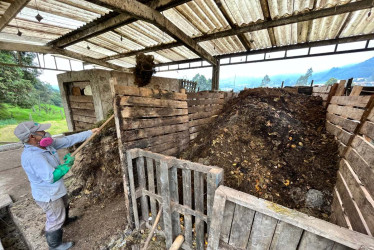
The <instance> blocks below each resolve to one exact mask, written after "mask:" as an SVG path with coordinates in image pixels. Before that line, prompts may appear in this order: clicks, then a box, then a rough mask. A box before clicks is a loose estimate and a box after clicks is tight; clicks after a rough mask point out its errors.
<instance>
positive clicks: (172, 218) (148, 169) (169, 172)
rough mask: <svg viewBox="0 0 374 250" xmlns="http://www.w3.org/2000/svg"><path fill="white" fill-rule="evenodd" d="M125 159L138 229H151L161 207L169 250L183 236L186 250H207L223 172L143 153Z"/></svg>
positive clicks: (135, 152)
mask: <svg viewBox="0 0 374 250" xmlns="http://www.w3.org/2000/svg"><path fill="white" fill-rule="evenodd" d="M126 158H127V168H128V173H129V182H130V193H131V203H132V207H133V216H134V221H135V226H136V228H141V226H142V225H146V226H148V227H150V226H152V225H153V222H154V221H155V217H156V214H157V213H158V211H159V209H160V206H162V208H163V214H162V217H163V218H162V220H161V222H162V223H161V224H162V228H163V229H164V230H163V233H164V234H165V239H166V246H167V248H169V247H170V246H171V244H172V242H173V240H174V239H175V238H176V236H178V235H179V234H183V235H184V237H185V242H184V244H183V248H184V249H192V248H194V249H204V246H205V240H206V238H205V234H206V233H207V228H209V225H210V218H212V216H211V213H212V206H213V198H214V193H215V191H216V189H217V187H218V186H219V185H220V184H221V182H222V179H223V170H222V169H221V168H218V167H211V166H204V165H201V164H198V163H193V162H189V161H185V160H179V159H177V158H174V157H168V156H165V155H161V154H156V153H152V152H149V151H145V150H141V149H131V150H128V151H127V152H126ZM138 204H140V205H138ZM149 212H151V216H150V215H149ZM193 225H194V226H195V228H194V230H193ZM193 231H194V232H195V233H194V234H193V233H192V232H193ZM193 245H195V246H193Z"/></svg>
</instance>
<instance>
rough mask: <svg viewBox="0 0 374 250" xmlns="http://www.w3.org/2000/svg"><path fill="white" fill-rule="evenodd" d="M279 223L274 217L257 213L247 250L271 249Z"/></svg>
mask: <svg viewBox="0 0 374 250" xmlns="http://www.w3.org/2000/svg"><path fill="white" fill-rule="evenodd" d="M277 222H278V221H277V220H276V219H274V218H273V217H270V216H267V215H264V214H262V213H258V212H257V213H256V214H255V218H254V220H253V225H252V229H251V236H250V238H249V242H248V245H247V249H253V250H256V249H257V250H262V249H269V247H270V245H271V241H272V239H273V234H274V231H275V227H276V226H277Z"/></svg>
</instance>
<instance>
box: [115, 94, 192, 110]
mask: <svg viewBox="0 0 374 250" xmlns="http://www.w3.org/2000/svg"><path fill="white" fill-rule="evenodd" d="M120 105H121V106H139V107H157V108H162V107H164V108H177V109H186V108H187V102H186V101H178V100H169V99H156V98H150V97H139V96H122V97H121V100H120Z"/></svg>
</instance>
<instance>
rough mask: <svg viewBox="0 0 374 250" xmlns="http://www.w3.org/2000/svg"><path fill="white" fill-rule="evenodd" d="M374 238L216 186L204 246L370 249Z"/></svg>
mask: <svg viewBox="0 0 374 250" xmlns="http://www.w3.org/2000/svg"><path fill="white" fill-rule="evenodd" d="M373 247H374V238H373V237H370V236H367V235H364V234H361V233H358V232H353V231H351V230H348V229H345V228H342V227H339V226H337V225H334V224H331V223H329V222H326V221H323V220H320V219H317V218H314V217H310V216H308V215H306V214H304V213H300V212H298V211H295V210H292V209H288V208H286V207H283V206H280V205H278V204H275V203H272V202H270V201H266V200H263V199H259V198H256V197H254V196H252V195H249V194H246V193H243V192H240V191H237V190H234V189H231V188H228V187H225V186H220V187H219V188H218V189H217V190H216V193H215V196H214V205H213V213H212V222H211V227H210V231H209V238H208V249H211V250H213V249H214V250H215V249H290V250H292V249H351V248H352V249H370V248H373Z"/></svg>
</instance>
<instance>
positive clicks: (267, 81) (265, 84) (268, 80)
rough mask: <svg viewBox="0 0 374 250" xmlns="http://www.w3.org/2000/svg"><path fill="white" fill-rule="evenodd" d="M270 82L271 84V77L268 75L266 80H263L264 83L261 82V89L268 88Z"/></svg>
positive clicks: (265, 77)
mask: <svg viewBox="0 0 374 250" xmlns="http://www.w3.org/2000/svg"><path fill="white" fill-rule="evenodd" d="M270 82H271V80H270V77H269V76H268V75H265V76H264V79H262V81H261V84H260V87H261V88H265V87H268V86H269V84H270Z"/></svg>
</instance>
